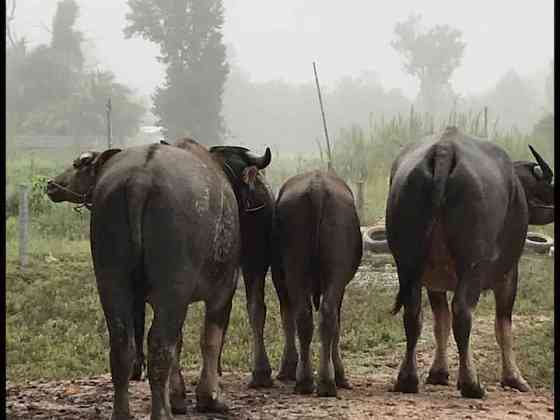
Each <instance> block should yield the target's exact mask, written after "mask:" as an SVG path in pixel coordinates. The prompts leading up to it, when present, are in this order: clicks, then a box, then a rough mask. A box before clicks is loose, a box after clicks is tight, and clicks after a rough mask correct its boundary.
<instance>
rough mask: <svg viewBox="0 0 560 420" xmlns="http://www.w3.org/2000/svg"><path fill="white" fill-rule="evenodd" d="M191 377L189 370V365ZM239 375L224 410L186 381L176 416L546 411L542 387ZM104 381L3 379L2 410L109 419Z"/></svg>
mask: <svg viewBox="0 0 560 420" xmlns="http://www.w3.org/2000/svg"><path fill="white" fill-rule="evenodd" d="M189 374H190V375H191V376H190V377H193V376H192V375H194V372H189ZM246 379H247V378H246V375H244V374H239V373H225V374H224V376H223V377H222V385H223V389H224V396H225V400H226V401H227V403H228V404H229V407H230V412H229V413H228V415H200V414H198V413H196V412H195V411H194V402H195V396H194V393H193V392H194V387H189V390H188V391H187V400H188V402H189V405H190V411H189V412H188V413H187V414H186V415H176V416H175V418H176V419H177V420H179V419H187V418H190V419H322V418H330V419H366V418H367V419H370V418H371V419H395V418H406V419H451V418H453V419H552V418H554V412H553V405H554V402H553V397H552V395H551V394H550V393H549V392H542V391H541V392H535V391H533V392H529V393H524V394H522V393H519V392H517V391H514V390H503V389H502V388H501V387H499V386H496V385H494V386H491V385H490V386H487V388H489V389H488V391H489V392H488V396H487V398H486V399H484V400H469V399H464V398H460V397H459V393H458V392H457V391H456V390H455V389H454V387H453V386H448V387H441V386H431V385H425V386H424V387H423V388H422V390H421V392H420V393H419V394H416V395H405V394H398V393H393V392H389V391H388V390H387V388H388V383H387V378H384V377H379V376H373V375H372V376H359V377H358V376H354V377H351V380H352V382H353V385H354V389H352V390H342V391H340V392H339V396H338V397H337V398H326V399H319V398H317V397H314V396H299V395H295V394H294V393H293V392H292V387H293V386H292V385H291V384H282V383H280V382H276V383H275V387H273V388H271V389H266V390H249V389H247V387H246ZM111 398H112V386H111V381H110V377H109V375H102V376H97V377H92V378H84V379H79V380H73V381H61V382H33V383H28V384H25V385H21V386H11V385H9V384H8V386H7V412H6V413H7V418H8V419H11V420H16V419H18V420H19V419H68V420H78V419H84V420H85V419H88V420H89V419H110V417H111ZM149 408H150V394H149V386H148V383H147V382H134V383H132V386H131V410H132V414H133V415H134V418H135V419H147V418H149Z"/></svg>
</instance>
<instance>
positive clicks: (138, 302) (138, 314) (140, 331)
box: [130, 292, 146, 381]
mask: <svg viewBox="0 0 560 420" xmlns="http://www.w3.org/2000/svg"><path fill="white" fill-rule="evenodd" d="M145 322H146V302H145V299H144V295H143V294H141V295H140V294H139V293H138V292H137V293H135V296H134V338H135V342H136V359H135V360H134V365H133V367H132V376H131V377H130V380H131V381H141V380H142V370H143V369H145V367H146V365H145V360H144V324H145Z"/></svg>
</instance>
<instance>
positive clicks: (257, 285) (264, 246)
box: [162, 138, 274, 388]
mask: <svg viewBox="0 0 560 420" xmlns="http://www.w3.org/2000/svg"><path fill="white" fill-rule="evenodd" d="M162 143H163V144H169V143H166V142H164V141H162ZM172 145H173V146H175V147H179V148H183V149H184V148H193V147H201V146H199V145H198V143H196V142H195V141H194V140H192V139H189V138H182V139H179V140H176V141H175V142H173V143H172ZM254 185H255V187H254V191H253V196H252V198H253V201H254V202H253V203H250V204H249V205H247V206H246V208H245V210H244V211H243V212H241V215H240V224H241V269H242V272H243V280H244V282H245V292H246V296H247V313H248V314H249V321H250V323H251V328H252V330H253V372H252V378H251V381H250V383H249V387H251V388H258V387H270V386H272V379H271V373H272V369H271V368H270V362H269V360H268V356H267V354H266V348H265V345H264V338H263V331H264V324H265V319H266V305H265V303H264V285H265V276H266V273H267V271H268V268H269V266H270V259H271V256H270V252H271V249H270V235H271V228H272V211H273V209H274V197H273V195H272V192H271V190H270V187H269V185H268V184H267V182H266V179H265V178H264V176H263V175H262V174H261V172H259V173H258V174H257V177H256V178H255V183H254ZM218 368H219V371H220V373H221V367H220V366H218Z"/></svg>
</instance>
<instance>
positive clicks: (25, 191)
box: [19, 184, 29, 270]
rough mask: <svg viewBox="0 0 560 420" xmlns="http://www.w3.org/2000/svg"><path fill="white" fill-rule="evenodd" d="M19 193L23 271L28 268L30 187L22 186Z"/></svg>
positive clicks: (20, 258)
mask: <svg viewBox="0 0 560 420" xmlns="http://www.w3.org/2000/svg"><path fill="white" fill-rule="evenodd" d="M19 193H20V194H19V195H20V197H19V265H20V268H21V269H22V270H23V269H25V268H26V267H27V250H28V239H29V237H28V236H29V200H28V195H29V186H28V185H26V184H20V185H19Z"/></svg>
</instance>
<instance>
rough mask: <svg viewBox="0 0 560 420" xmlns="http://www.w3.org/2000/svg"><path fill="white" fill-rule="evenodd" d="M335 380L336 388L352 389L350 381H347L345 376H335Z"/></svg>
mask: <svg viewBox="0 0 560 420" xmlns="http://www.w3.org/2000/svg"><path fill="white" fill-rule="evenodd" d="M335 382H336V386H337V387H338V388H343V389H352V388H353V386H352V384H351V383H350V381H348V379H346V378H342V379H339V378H335Z"/></svg>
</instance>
